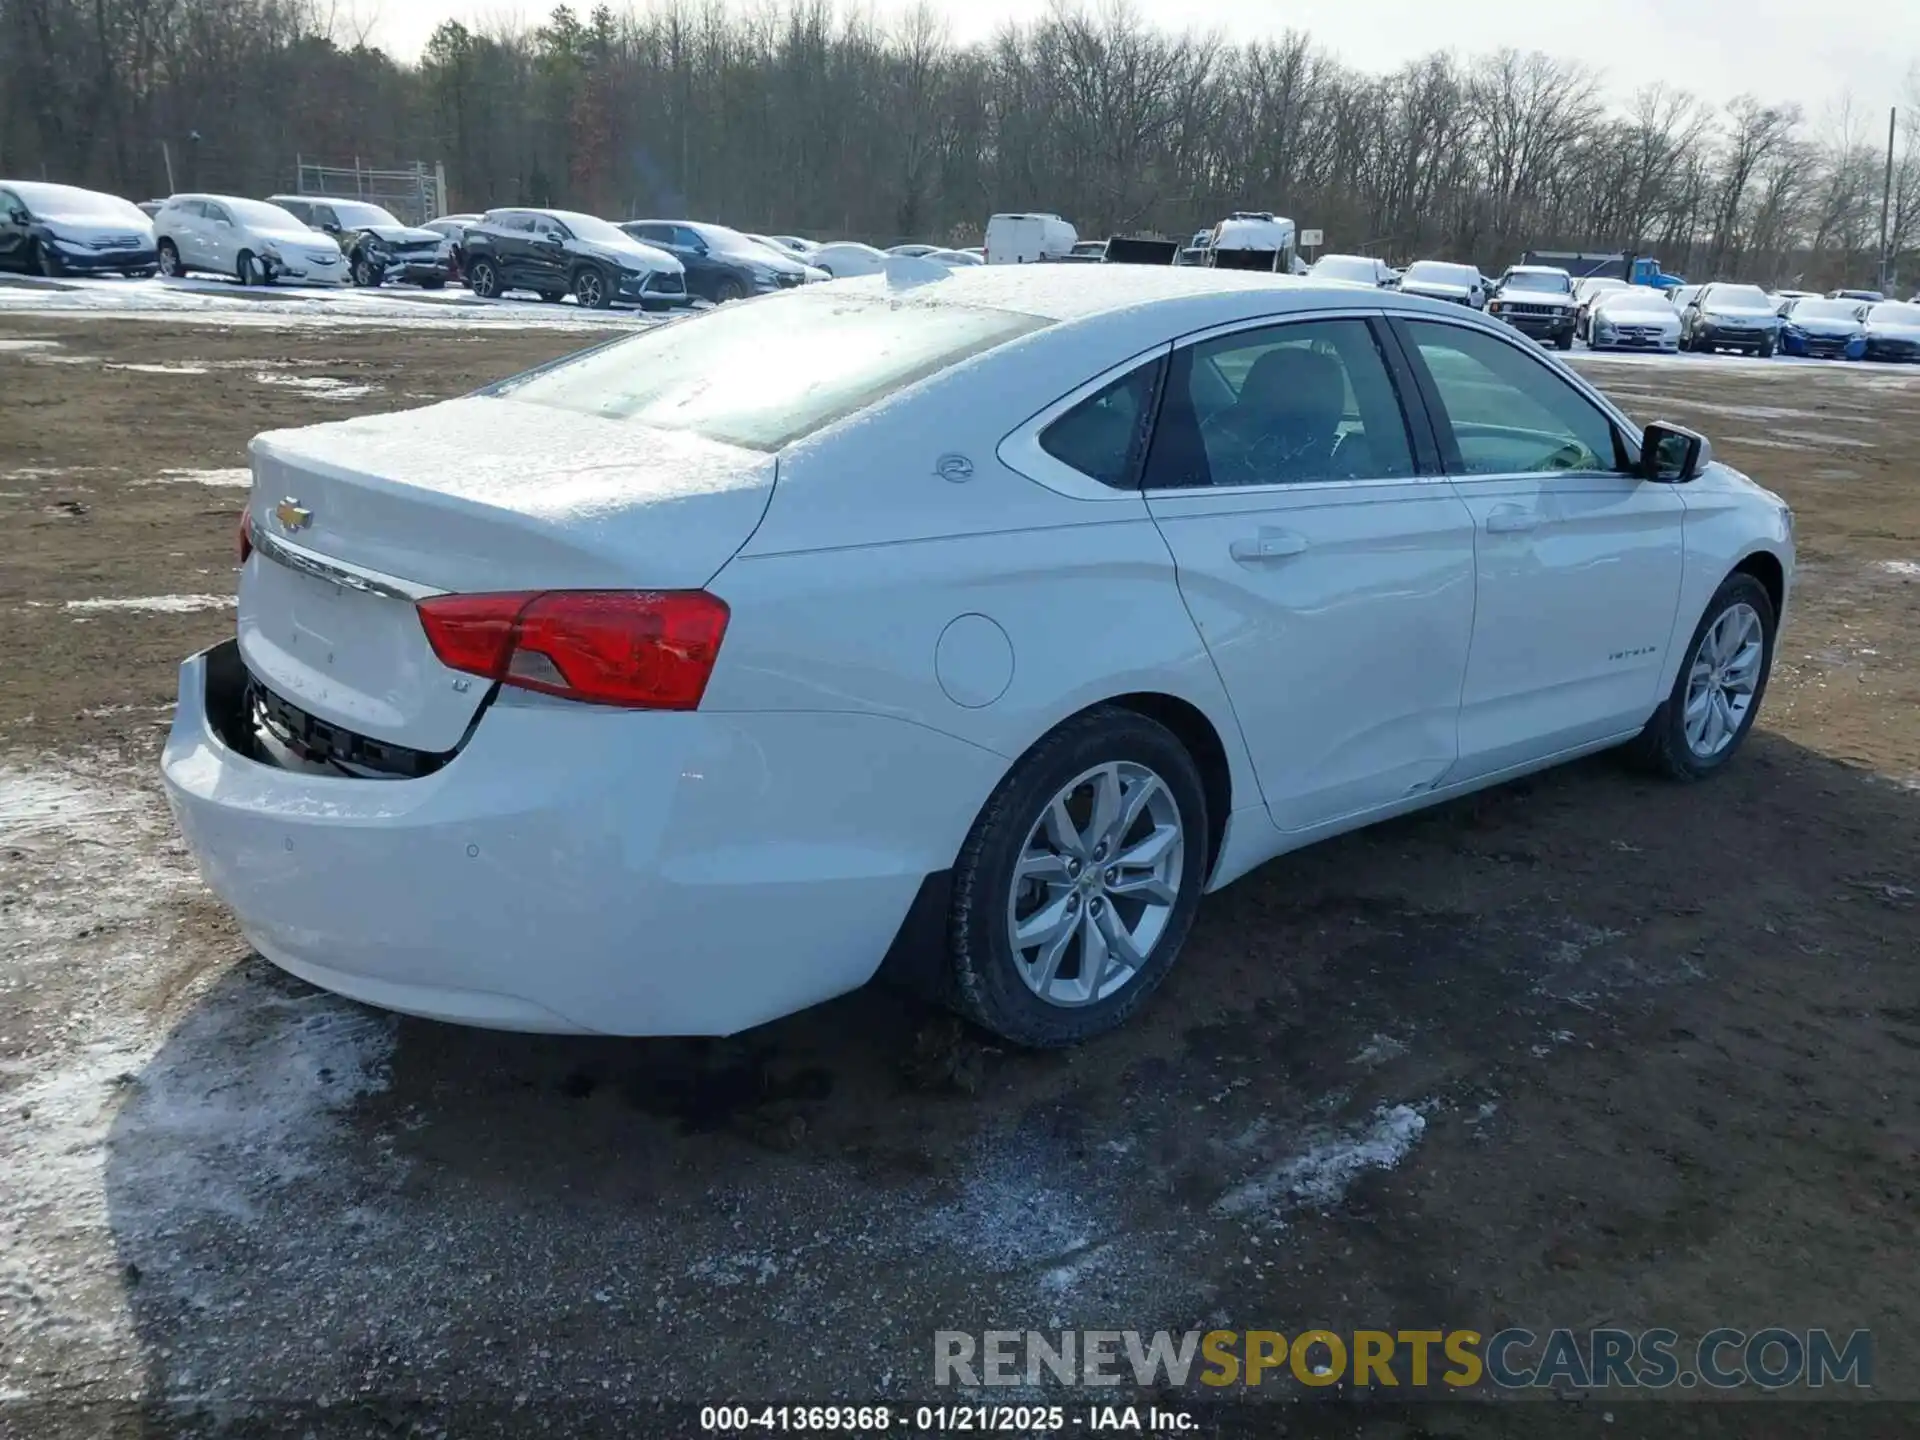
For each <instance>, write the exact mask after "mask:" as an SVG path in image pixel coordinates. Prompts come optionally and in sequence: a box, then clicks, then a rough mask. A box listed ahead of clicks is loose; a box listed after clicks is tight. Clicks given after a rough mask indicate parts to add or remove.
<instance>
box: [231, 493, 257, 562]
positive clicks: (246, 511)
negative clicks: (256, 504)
mask: <svg viewBox="0 0 1920 1440" xmlns="http://www.w3.org/2000/svg"><path fill="white" fill-rule="evenodd" d="M233 549H234V553H235V554H236V555H238V556H239V557H240V563H241V564H242V565H244V564H246V563H247V557H248V556H249V555H251V554H252V553H253V506H252V505H251V504H250V503H249V504H246V505H242V506H241V507H240V525H239V527H238V528H237V529H236V530H235V531H234V532H233Z"/></svg>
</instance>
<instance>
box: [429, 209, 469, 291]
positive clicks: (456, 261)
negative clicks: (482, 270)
mask: <svg viewBox="0 0 1920 1440" xmlns="http://www.w3.org/2000/svg"><path fill="white" fill-rule="evenodd" d="M479 223H480V217H479V216H478V215H439V216H436V217H435V218H433V219H432V220H429V221H427V223H426V225H425V227H424V228H425V229H428V230H431V231H433V233H434V234H436V235H438V236H439V237H440V253H441V254H442V255H443V256H445V257H446V261H447V278H448V279H449V280H463V279H465V278H466V274H467V227H468V226H469V225H478V224H479Z"/></svg>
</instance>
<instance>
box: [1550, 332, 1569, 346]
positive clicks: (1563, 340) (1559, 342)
mask: <svg viewBox="0 0 1920 1440" xmlns="http://www.w3.org/2000/svg"><path fill="white" fill-rule="evenodd" d="M1553 348H1554V349H1556V350H1571V349H1572V348H1573V332H1572V331H1571V330H1562V331H1561V332H1560V333H1559V334H1558V335H1556V336H1555V337H1554V340H1553Z"/></svg>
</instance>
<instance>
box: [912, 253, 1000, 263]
mask: <svg viewBox="0 0 1920 1440" xmlns="http://www.w3.org/2000/svg"><path fill="white" fill-rule="evenodd" d="M920 258H921V259H923V260H933V261H937V262H938V263H940V264H942V265H984V264H986V263H987V262H986V261H985V259H983V258H982V257H981V256H978V255H976V254H974V253H973V251H971V250H930V251H928V252H927V253H926V254H925V255H923V256H921V257H920Z"/></svg>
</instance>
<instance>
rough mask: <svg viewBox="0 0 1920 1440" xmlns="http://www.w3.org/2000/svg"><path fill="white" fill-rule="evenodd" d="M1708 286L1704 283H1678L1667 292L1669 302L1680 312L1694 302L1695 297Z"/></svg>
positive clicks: (1676, 311)
mask: <svg viewBox="0 0 1920 1440" xmlns="http://www.w3.org/2000/svg"><path fill="white" fill-rule="evenodd" d="M1706 288H1707V287H1706V286H1704V285H1676V286H1674V287H1673V289H1671V290H1669V291H1668V292H1667V303H1668V304H1669V305H1671V306H1673V309H1674V313H1675V314H1679V313H1680V312H1681V311H1683V310H1685V309H1686V308H1687V306H1689V305H1691V304H1692V303H1693V297H1694V296H1696V295H1698V294H1699V293H1700V292H1701V291H1702V290H1704V289H1706Z"/></svg>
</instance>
